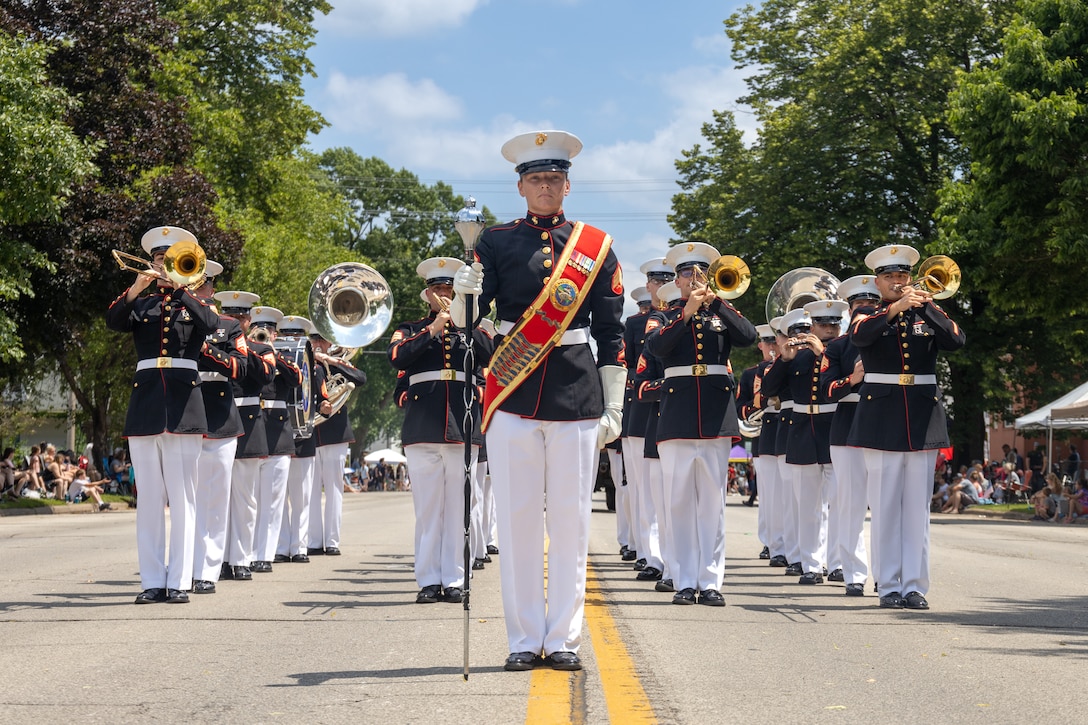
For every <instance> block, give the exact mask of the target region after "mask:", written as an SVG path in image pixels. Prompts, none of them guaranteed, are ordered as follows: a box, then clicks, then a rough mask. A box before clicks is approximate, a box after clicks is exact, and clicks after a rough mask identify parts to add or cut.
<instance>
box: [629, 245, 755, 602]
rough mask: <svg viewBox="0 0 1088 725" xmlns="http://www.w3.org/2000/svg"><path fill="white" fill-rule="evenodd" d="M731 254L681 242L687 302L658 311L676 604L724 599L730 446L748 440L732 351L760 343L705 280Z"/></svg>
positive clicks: (679, 267)
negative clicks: (739, 419)
mask: <svg viewBox="0 0 1088 725" xmlns="http://www.w3.org/2000/svg"><path fill="white" fill-rule="evenodd" d="M719 256H721V255H720V254H719V253H718V251H717V250H716V249H714V248H713V247H712V246H710V245H709V244H704V243H702V242H681V243H680V244H678V245H676V246H674V247H673V248H672V249H670V250H669V253H668V255H666V258H665V259H666V261H667V262H668V263H669V264H670V265H671V266H672V267H673V268H674V269H675V270H676V275H677V285H678V286H679V287H680V292H681V295H682V296H683V298H684V299H683V304H682V306H677V307H673V308H671V309H669V310H667V311H664V312H655V313H653V315H651V318H650V324H653V323H654V322H655V321H656V323H657V325H655V327H654V329H652V330H650V329H647V332H646V350H647V351H648V352H649V353H650V354H652V355H654V356H656V357H657V358H659V359H660V361H661V364H662V366H663V367H664V377H665V385H664V388H663V390H662V395H661V414H660V416H659V418H658V427H657V446H658V451H659V453H660V455H661V470H662V475H663V477H664V480H665V489H666V490H668V491H669V492H670V497H671V503H670V507H669V509H670V510H669V513H670V518H669V524H670V528H671V529H672V542H673V543H674V544H675V547H676V558H677V566H676V571H675V572H674V573H673V579H674V581H675V586H676V590H677V591H676V594H675V595H674V596H673V603H675V604H695V602H696V597H698V601H699V602H700V603H701V604H705V605H708V606H723V605H724V604H725V600H724V599H723V598H722V595H721V591H720V590H721V586H722V578H723V576H724V572H725V487H726V470H727V468H728V466H729V449H730V446H731V445H732V441H733V439H734V438H739V437H740V427H739V425H738V422H737V409H736V404H735V393H734V387H735V381H734V379H733V374H732V370H731V369H730V363H729V355H730V352H731V351H732V349H733V347H734V346H737V347H744V346H747V345H751V344H753V343H754V342H755V341H756V328H755V326H754V325H753V324H752V323H751V322H749V321H748V320H747V319H745V318H744V316H743V315H741V314H740V312H738V311H737V309H736V308H735V307H733V305H731V304H729V303H728V302H726V301H724V300H722V299H720V298H718V297H717V296H716V295H715V294H714V293H713V292H711V291H710V289H709V288H708V287H707V285H706V283H705V279H706V271H707V269H708V268H709V266H710V264H711V263H712V262H713V261H714V260H716V259H717V258H718V257H719Z"/></svg>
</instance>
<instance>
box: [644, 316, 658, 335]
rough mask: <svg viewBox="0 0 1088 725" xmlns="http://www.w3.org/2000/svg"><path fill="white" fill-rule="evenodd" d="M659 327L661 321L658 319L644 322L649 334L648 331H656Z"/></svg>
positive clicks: (652, 318) (654, 318) (653, 318)
mask: <svg viewBox="0 0 1088 725" xmlns="http://www.w3.org/2000/svg"><path fill="white" fill-rule="evenodd" d="M659 327H661V320H659V319H658V318H656V317H651V318H650V319H648V320H646V332H649V331H650V330H656V329H657V328H659Z"/></svg>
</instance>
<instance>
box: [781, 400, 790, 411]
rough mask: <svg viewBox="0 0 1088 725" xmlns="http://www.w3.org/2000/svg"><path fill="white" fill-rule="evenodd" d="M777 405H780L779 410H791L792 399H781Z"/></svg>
mask: <svg viewBox="0 0 1088 725" xmlns="http://www.w3.org/2000/svg"><path fill="white" fill-rule="evenodd" d="M779 405H780V406H782V407H781V408H779V410H793V401H792V400H783V401H782V402H781V403H779Z"/></svg>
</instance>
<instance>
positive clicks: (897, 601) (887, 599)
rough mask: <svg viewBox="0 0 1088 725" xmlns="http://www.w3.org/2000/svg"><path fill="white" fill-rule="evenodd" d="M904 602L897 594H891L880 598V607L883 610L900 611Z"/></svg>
mask: <svg viewBox="0 0 1088 725" xmlns="http://www.w3.org/2000/svg"><path fill="white" fill-rule="evenodd" d="M904 604H905V602H904V601H903V597H901V596H899V592H891V593H889V594H885V595H884V596H882V597H881V598H880V606H881V608H883V609H902V608H903V605H904Z"/></svg>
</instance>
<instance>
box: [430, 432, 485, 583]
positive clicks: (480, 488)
mask: <svg viewBox="0 0 1088 725" xmlns="http://www.w3.org/2000/svg"><path fill="white" fill-rule="evenodd" d="M457 448H458V449H459V450H460V451H461V457H460V458H459V459H458V460H459V461H460V466H461V479H462V480H461V498H462V500H463V499H464V497H465V491H464V489H465V482H464V478H465V446H464V444H461V445H458V446H457ZM479 455H480V447H479V446H473V447H472V500H471V501H470V505H471V506H472V511H471V518H470V521H469V530H468V549H469V554H468V555H469V560H470V561H471V560H474V559H482V558H483V557H484V554H486V553H487V539H486V538H485V537H484V511H483V498H484V477H485V476H484V469H483V468H482V467H480V466H479V465H478V462H479V461H478V458H479ZM413 500H414V499H413ZM460 510H461V511H462V512H463V511H464V510H465V504H464V503H462V504H461V507H460ZM461 516H462V521H461V538H464V527H465V522H464V520H463V517H464V514H463V513H462V514H461ZM463 543H464V542H462V544H463ZM462 558H463V557H462ZM446 586H450V585H449V584H447V585H446ZM457 586H461V585H460V584H458V585H457Z"/></svg>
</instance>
